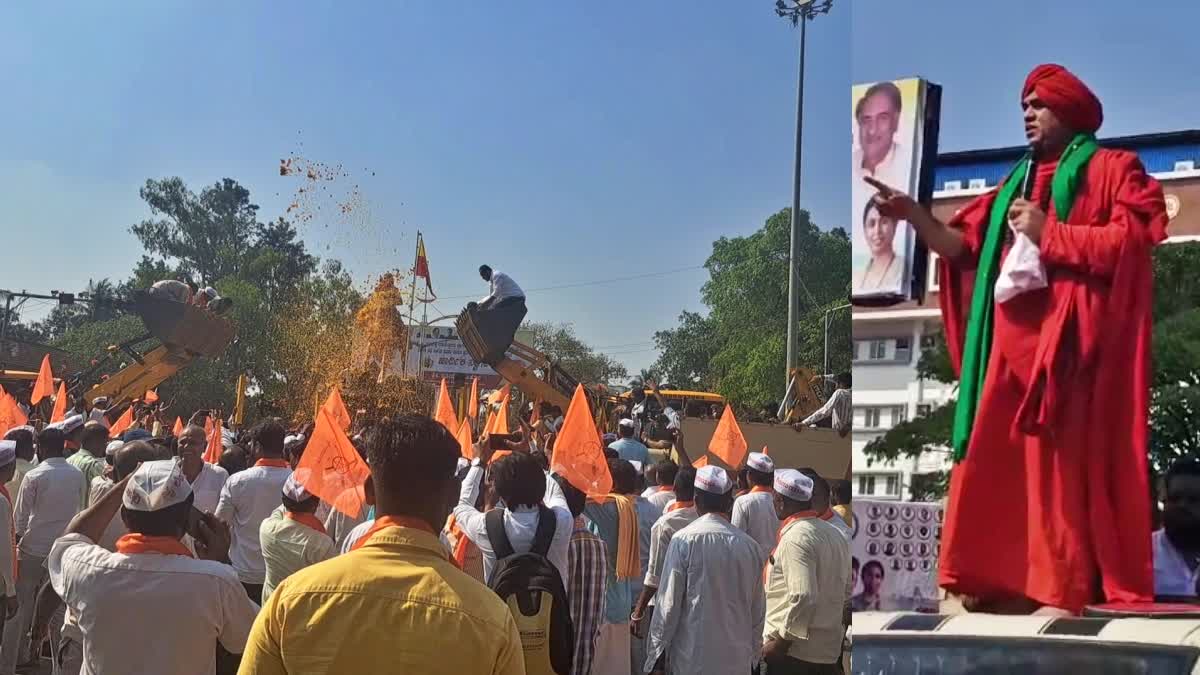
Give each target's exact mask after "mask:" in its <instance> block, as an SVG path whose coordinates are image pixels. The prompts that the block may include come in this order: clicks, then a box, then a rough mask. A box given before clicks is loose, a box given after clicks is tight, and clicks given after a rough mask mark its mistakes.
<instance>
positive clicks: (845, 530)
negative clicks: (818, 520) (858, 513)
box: [825, 511, 854, 542]
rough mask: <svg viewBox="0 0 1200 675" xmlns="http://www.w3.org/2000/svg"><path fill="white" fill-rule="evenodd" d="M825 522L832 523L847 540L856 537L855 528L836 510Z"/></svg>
mask: <svg viewBox="0 0 1200 675" xmlns="http://www.w3.org/2000/svg"><path fill="white" fill-rule="evenodd" d="M825 522H827V523H829V524H830V525H832V526H833V529H835V530H837V531H838V532H841V533H842V536H843V537H845V538H846V541H847V542H849V541H851V540H853V539H854V530H853V529H852V528H851V527H850V525H849V524H848V523H847V522H846V521H844V520H842V517H841V516H839V515H838V514H837V512H836V511H835V512H834V514H833V517H832V518H830V519H829V520H827V521H825Z"/></svg>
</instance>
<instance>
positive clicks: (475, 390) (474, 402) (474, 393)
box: [467, 377, 479, 420]
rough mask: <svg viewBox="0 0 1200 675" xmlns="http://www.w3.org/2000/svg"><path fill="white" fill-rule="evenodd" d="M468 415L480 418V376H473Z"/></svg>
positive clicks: (472, 417)
mask: <svg viewBox="0 0 1200 675" xmlns="http://www.w3.org/2000/svg"><path fill="white" fill-rule="evenodd" d="M467 417H470V418H471V419H473V420H474V419H479V378H478V377H473V378H471V400H470V401H468V403H467Z"/></svg>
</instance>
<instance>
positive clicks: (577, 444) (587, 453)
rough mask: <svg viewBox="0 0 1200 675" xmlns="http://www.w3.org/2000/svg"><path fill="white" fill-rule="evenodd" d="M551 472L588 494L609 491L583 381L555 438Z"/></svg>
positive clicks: (605, 461) (605, 463)
mask: <svg viewBox="0 0 1200 675" xmlns="http://www.w3.org/2000/svg"><path fill="white" fill-rule="evenodd" d="M551 469H552V470H553V471H554V473H557V474H558V475H560V476H562V477H563V478H565V479H566V480H567V482H568V483H570V484H571V485H574V486H575V487H577V488H579V489H580V490H583V491H584V492H586V493H587V494H589V495H606V494H608V493H609V492H612V474H610V473H609V472H608V459H606V458H605V457H604V446H603V445H602V444H601V443H600V432H599V431H597V430H596V424H595V422H593V421H592V410H591V406H589V405H588V400H587V394H585V393H584V391H583V385H582V384H581V385H578V386H576V388H575V395H574V396H573V397H572V398H571V406H570V407H569V408H568V409H567V416H566V418H565V419H564V421H563V426H562V431H560V432H559V433H558V440H556V441H555V442H554V463H553V464H552V465H551Z"/></svg>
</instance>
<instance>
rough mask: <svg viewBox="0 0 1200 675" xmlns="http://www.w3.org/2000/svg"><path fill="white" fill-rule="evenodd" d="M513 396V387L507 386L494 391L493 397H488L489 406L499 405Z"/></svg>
mask: <svg viewBox="0 0 1200 675" xmlns="http://www.w3.org/2000/svg"><path fill="white" fill-rule="evenodd" d="M511 395H512V385H511V384H506V385H504V386H503V387H500V388H499V389H497V390H496V391H493V392H492V393H491V395H489V396H488V404H489V405H495V404H496V403H499V402H500V401H502V400H504V399H506V398H508V397H509V396H511Z"/></svg>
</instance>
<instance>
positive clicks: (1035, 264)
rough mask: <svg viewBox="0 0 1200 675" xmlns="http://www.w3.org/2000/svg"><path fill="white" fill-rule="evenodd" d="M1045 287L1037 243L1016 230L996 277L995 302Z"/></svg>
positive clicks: (1043, 271) (1044, 273)
mask: <svg viewBox="0 0 1200 675" xmlns="http://www.w3.org/2000/svg"><path fill="white" fill-rule="evenodd" d="M1010 227H1011V225H1010ZM1045 287H1046V266H1045V265H1043V264H1042V256H1041V252H1040V251H1038V247H1037V244H1035V243H1033V240H1031V239H1030V238H1029V237H1028V236H1026V235H1025V233H1024V232H1017V233H1016V237H1015V239H1014V241H1013V246H1012V248H1011V249H1009V251H1008V255H1007V256H1005V257H1004V262H1003V264H1001V265H1000V275H999V276H998V277H997V278H996V289H995V298H996V302H1007V301H1009V300H1011V299H1013V298H1015V297H1016V296H1018V295H1020V294H1021V293H1024V292H1026V291H1033V290H1037V289H1039V288H1045Z"/></svg>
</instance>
